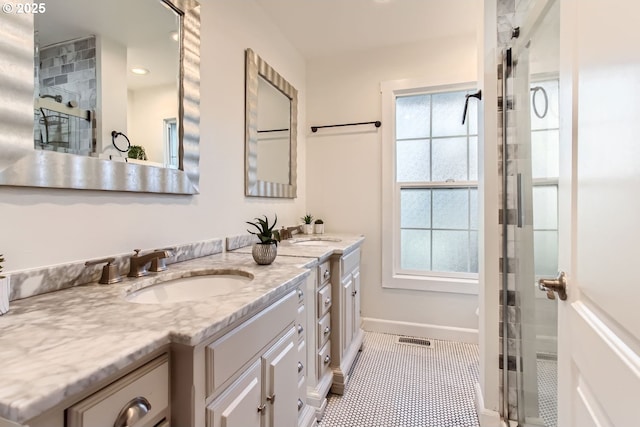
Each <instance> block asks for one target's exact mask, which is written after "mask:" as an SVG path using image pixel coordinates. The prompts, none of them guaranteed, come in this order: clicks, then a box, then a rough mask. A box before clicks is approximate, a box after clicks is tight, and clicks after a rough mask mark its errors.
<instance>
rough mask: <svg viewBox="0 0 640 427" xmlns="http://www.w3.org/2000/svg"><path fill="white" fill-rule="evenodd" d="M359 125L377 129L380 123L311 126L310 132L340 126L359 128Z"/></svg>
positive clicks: (377, 121)
mask: <svg viewBox="0 0 640 427" xmlns="http://www.w3.org/2000/svg"><path fill="white" fill-rule="evenodd" d="M360 125H375V127H377V128H379V127H380V126H382V122H381V121H379V120H376V121H375V122H359V123H343V124H339V125H325V126H311V132H313V133H316V132H317V131H318V129H323V128H335V127H342V126H360Z"/></svg>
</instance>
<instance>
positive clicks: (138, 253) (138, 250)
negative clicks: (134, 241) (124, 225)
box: [133, 249, 142, 256]
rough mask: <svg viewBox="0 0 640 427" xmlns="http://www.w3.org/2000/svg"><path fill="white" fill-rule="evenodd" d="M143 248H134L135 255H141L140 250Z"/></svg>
mask: <svg viewBox="0 0 640 427" xmlns="http://www.w3.org/2000/svg"><path fill="white" fill-rule="evenodd" d="M141 250H142V249H134V250H133V252H135V255H134V256H138V255H140V251H141Z"/></svg>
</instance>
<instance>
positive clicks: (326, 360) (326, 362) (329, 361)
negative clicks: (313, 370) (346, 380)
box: [324, 354, 331, 365]
mask: <svg viewBox="0 0 640 427" xmlns="http://www.w3.org/2000/svg"><path fill="white" fill-rule="evenodd" d="M329 363H331V356H329V355H328V354H327V355H326V356H325V357H324V364H325V365H328V364H329Z"/></svg>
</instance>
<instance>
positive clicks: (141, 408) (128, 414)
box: [113, 396, 151, 427]
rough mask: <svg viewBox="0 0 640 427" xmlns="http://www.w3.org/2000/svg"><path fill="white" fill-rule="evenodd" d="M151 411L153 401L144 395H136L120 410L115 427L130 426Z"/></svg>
mask: <svg viewBox="0 0 640 427" xmlns="http://www.w3.org/2000/svg"><path fill="white" fill-rule="evenodd" d="M149 411H151V403H149V401H148V400H147V399H146V398H144V397H142V396H138V397H134V398H133V399H131V400H130V401H129V402H128V403H127V404H126V405H125V406H124V407H123V408H122V410H121V411H120V413H119V414H118V417H117V418H116V422H115V423H113V427H130V426H132V425H134V424H136V423H137V422H138V421H140V420H141V419H142V418H144V416H145V415H147V414H148V413H149Z"/></svg>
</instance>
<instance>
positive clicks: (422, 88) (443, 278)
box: [380, 80, 481, 295]
mask: <svg viewBox="0 0 640 427" xmlns="http://www.w3.org/2000/svg"><path fill="white" fill-rule="evenodd" d="M475 87H477V82H464V83H458V84H444V85H434V84H433V82H431V83H427V82H422V81H417V80H394V81H387V82H382V83H381V84H380V91H381V93H382V121H383V123H385V126H383V127H382V287H383V288H392V289H408V290H421V291H434V292H450V293H460V294H472V295H477V294H478V290H479V289H478V274H477V273H440V272H430V273H428V274H420V275H412V274H406V273H402V272H399V271H398V269H399V268H398V267H399V265H400V262H399V258H400V190H399V188H400V185H398V184H397V183H396V150H395V145H396V144H395V142H396V141H395V135H396V126H395V123H396V108H395V106H396V97H398V96H402V95H414V94H419V93H428V94H435V93H442V92H454V91H461V90H470V89H473V88H475ZM470 102H474V101H473V100H471V101H470ZM460 119H461V120H462V117H460ZM478 155H479V156H480V155H481V153H478ZM407 184H409V183H402V186H403V187H407V186H410V184H409V185H407ZM465 184H466V186H467V187H468V186H469V182H456V183H455V184H454V185H447V187H451V188H455V187H457V186H460V187H464V186H465ZM478 184H479V183H478ZM474 185H475V184H474Z"/></svg>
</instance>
